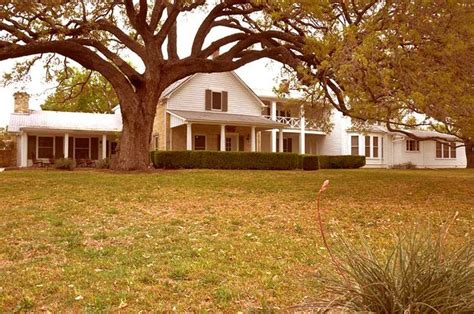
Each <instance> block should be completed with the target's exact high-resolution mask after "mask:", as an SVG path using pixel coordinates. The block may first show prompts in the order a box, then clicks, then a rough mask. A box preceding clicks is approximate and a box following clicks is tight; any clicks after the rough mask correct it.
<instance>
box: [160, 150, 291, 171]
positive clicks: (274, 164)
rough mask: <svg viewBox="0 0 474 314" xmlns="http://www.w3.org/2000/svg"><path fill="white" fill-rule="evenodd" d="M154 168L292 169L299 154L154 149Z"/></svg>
mask: <svg viewBox="0 0 474 314" xmlns="http://www.w3.org/2000/svg"><path fill="white" fill-rule="evenodd" d="M151 158H152V161H153V164H154V165H155V167H156V168H166V169H177V168H186V169H193V168H203V169H258V170H293V169H298V168H300V156H299V155H298V154H286V153H248V152H212V151H174V152H173V151H155V152H152V156H151Z"/></svg>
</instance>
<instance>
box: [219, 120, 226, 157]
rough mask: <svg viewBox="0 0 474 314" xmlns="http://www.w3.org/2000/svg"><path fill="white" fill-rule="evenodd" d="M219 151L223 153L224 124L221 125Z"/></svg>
mask: <svg viewBox="0 0 474 314" xmlns="http://www.w3.org/2000/svg"><path fill="white" fill-rule="evenodd" d="M220 151H221V152H225V124H221V145H220Z"/></svg>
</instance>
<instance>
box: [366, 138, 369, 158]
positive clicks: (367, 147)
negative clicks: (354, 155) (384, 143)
mask: <svg viewBox="0 0 474 314" xmlns="http://www.w3.org/2000/svg"><path fill="white" fill-rule="evenodd" d="M365 157H370V136H366V137H365Z"/></svg>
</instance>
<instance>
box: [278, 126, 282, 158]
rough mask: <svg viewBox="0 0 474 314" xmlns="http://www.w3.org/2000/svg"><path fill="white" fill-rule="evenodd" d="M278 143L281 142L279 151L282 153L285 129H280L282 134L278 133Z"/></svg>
mask: <svg viewBox="0 0 474 314" xmlns="http://www.w3.org/2000/svg"><path fill="white" fill-rule="evenodd" d="M278 143H279V147H278V151H279V152H280V153H283V129H280V134H279V135H278Z"/></svg>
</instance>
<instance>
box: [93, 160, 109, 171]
mask: <svg viewBox="0 0 474 314" xmlns="http://www.w3.org/2000/svg"><path fill="white" fill-rule="evenodd" d="M95 167H96V168H97V169H109V168H110V159H109V158H104V159H101V160H97V162H96V163H95Z"/></svg>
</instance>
